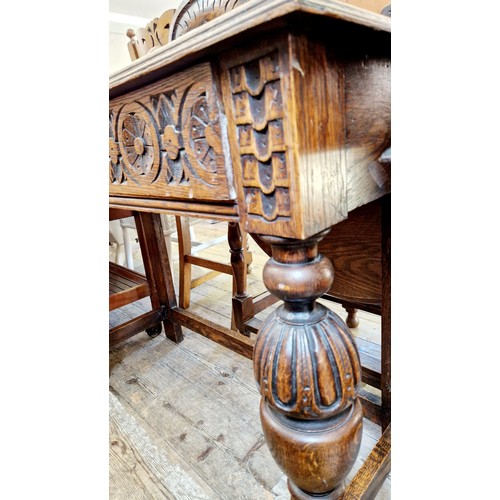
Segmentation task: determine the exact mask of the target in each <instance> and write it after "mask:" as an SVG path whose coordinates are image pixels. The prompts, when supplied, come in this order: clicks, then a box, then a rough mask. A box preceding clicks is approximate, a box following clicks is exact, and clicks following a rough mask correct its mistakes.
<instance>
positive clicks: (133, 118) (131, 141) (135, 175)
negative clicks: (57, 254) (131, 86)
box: [118, 102, 161, 183]
mask: <svg viewBox="0 0 500 500" xmlns="http://www.w3.org/2000/svg"><path fill="white" fill-rule="evenodd" d="M118 144H119V147H120V152H121V154H122V159H123V162H124V163H125V167H126V169H127V173H128V174H129V175H128V176H129V177H131V178H132V179H134V180H136V182H139V183H140V180H139V179H141V180H144V181H148V182H153V181H154V180H155V179H156V177H157V175H158V173H159V171H160V162H161V155H160V141H159V136H158V130H157V128H156V125H155V122H154V119H153V117H152V116H151V114H150V112H149V111H148V110H147V109H146V108H145V107H144V106H142V105H141V104H140V103H137V102H134V103H130V104H126V105H125V106H124V107H123V108H122V109H121V111H120V114H119V118H118Z"/></svg>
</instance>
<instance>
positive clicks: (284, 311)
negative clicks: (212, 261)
mask: <svg viewBox="0 0 500 500" xmlns="http://www.w3.org/2000/svg"><path fill="white" fill-rule="evenodd" d="M210 4H212V7H213V5H215V3H214V2H211V3H209V2H207V3H206V4H205V3H204V2H203V3H201V4H200V3H198V2H187V3H186V4H185V6H186V11H187V12H190V9H192V12H197V13H200V12H202V11H206V12H208V13H209V11H211V10H212V11H213V10H214V9H213V8H212V9H211V8H210ZM207 6H208V7H207ZM209 15H210V13H209ZM193 18H194V16H193ZM179 19H181V18H179ZM183 19H185V17H184V18H183ZM185 28H188V29H189V28H191V29H190V31H188V32H184V33H182V34H180V35H179V36H178V37H177V38H175V40H173V41H172V42H171V43H169V44H168V45H167V46H165V47H163V48H160V49H158V50H157V51H155V52H154V53H152V54H148V55H147V56H145V57H144V59H143V63H142V64H141V63H140V62H138V63H137V64H136V63H133V64H132V65H131V66H130V67H129V68H126V69H125V70H124V71H123V72H121V73H120V74H118V75H113V76H112V77H111V79H110V98H111V107H112V111H111V122H110V124H111V126H110V137H111V140H110V163H111V170H110V172H111V176H110V179H111V183H112V186H113V192H112V195H113V196H114V199H111V200H110V202H111V203H112V204H113V206H116V199H117V198H120V199H122V200H125V199H127V198H131V199H132V198H133V203H135V205H132V204H131V205H127V203H126V202H125V203H123V205H121V206H122V208H131V207H133V206H137V207H141V208H144V209H145V210H154V209H155V208H156V209H158V208H159V209H162V208H163V209H165V205H163V206H162V203H165V202H168V201H169V200H172V201H177V202H184V203H186V205H185V209H186V211H187V212H189V211H190V210H193V211H194V210H197V209H199V208H201V207H206V208H207V210H209V209H210V207H211V206H212V205H213V206H215V207H217V210H219V211H220V210H224V208H223V207H230V206H231V205H232V206H233V207H234V208H235V210H234V211H233V212H232V214H231V215H234V216H235V217H234V220H232V221H231V222H241V223H242V224H243V228H244V230H246V231H250V232H254V233H257V234H260V235H261V236H262V237H263V238H264V239H265V240H266V241H267V242H268V243H269V244H270V245H271V246H272V258H271V259H270V261H269V263H268V264H267V265H266V267H265V269H264V281H265V284H266V287H267V288H268V290H269V291H270V292H271V293H272V294H273V295H275V296H277V297H278V298H280V299H281V300H283V301H284V304H283V305H281V306H280V307H279V308H278V309H276V311H275V312H274V313H272V314H271V315H270V316H269V317H268V319H267V320H266V321H265V322H264V324H263V326H262V328H261V329H260V331H259V333H258V335H257V339H256V343H255V349H254V372H255V378H256V380H257V383H258V384H259V387H260V391H261V396H262V402H261V421H262V425H263V431H264V435H265V438H266V441H267V443H268V446H269V449H270V452H271V454H272V455H273V457H274V458H275V460H276V462H277V463H278V464H279V466H280V467H281V468H282V469H283V471H285V472H286V474H287V476H288V484H289V490H290V493H291V495H292V498H294V499H310V498H316V499H317V498H324V499H334V498H340V497H341V496H342V495H343V492H344V483H345V480H346V477H347V476H348V474H349V470H350V469H351V467H352V466H353V464H354V463H355V461H356V456H357V454H358V452H359V443H360V436H361V434H362V408H361V403H360V398H359V397H358V393H359V391H360V387H361V385H360V384H361V365H360V360H359V354H358V352H357V348H356V344H355V342H354V340H353V338H352V336H351V334H350V332H349V329H348V327H347V326H346V325H345V324H344V323H343V321H342V320H341V319H340V318H339V317H338V316H336V315H335V314H333V313H332V312H331V311H330V310H329V309H328V308H325V307H324V306H323V305H322V304H319V303H317V299H318V298H319V297H321V296H322V295H324V294H325V293H326V292H328V291H329V290H330V288H331V287H332V280H333V267H332V265H331V263H330V262H329V260H328V259H327V258H325V257H322V256H320V255H319V254H318V243H319V241H320V240H321V239H322V238H323V237H324V236H325V235H326V233H327V232H328V230H329V228H330V226H332V225H335V224H338V223H340V222H341V221H343V220H345V219H348V217H349V213H350V212H353V211H354V210H355V209H356V208H358V207H362V206H364V205H366V204H367V203H369V202H372V201H375V200H377V199H379V198H381V197H382V196H384V195H386V194H388V193H389V192H390V176H388V175H387V174H388V171H387V169H386V168H385V166H384V165H383V164H381V162H380V161H379V158H380V156H381V154H382V153H383V152H384V151H385V150H386V149H387V147H388V146H389V145H390V84H389V83H388V82H389V76H390V33H389V32H390V20H389V19H387V18H386V17H384V16H381V15H377V14H373V13H371V12H368V11H366V10H363V9H360V8H357V7H352V6H349V5H346V4H342V3H338V2H326V1H323V0H307V1H306V0H294V1H292V0H289V1H285V0H281V1H278V0H271V1H269V2H258V1H256V0H250V1H248V2H245V3H243V4H242V5H239V6H238V7H237V8H235V9H234V10H233V11H232V12H230V13H223V14H222V15H220V16H218V17H216V18H215V19H212V20H210V21H209V22H207V23H206V24H201V25H196V22H195V23H194V25H190V24H189V23H188V24H187V25H185ZM175 31H176V24H175V21H174V25H173V26H172V27H171V33H174V32H175ZM203 37H205V39H204V40H203ZM193 42H196V44H194V45H193ZM139 61H140V60H139ZM128 71H132V73H127V72H128ZM174 97H175V99H174ZM177 98H179V99H180V101H179V102H178V101H177V100H176V99H177ZM207 110H208V111H207ZM203 111H205V112H206V113H207V116H208V119H205V120H202V122H203V123H202V124H201V128H200V127H198V126H197V125H196V126H193V119H194V116H193V114H194V115H196V116H195V117H196V118H197V119H199V118H200V116H201V113H202V112H203ZM172 115H175V116H176V117H177V116H178V115H179V116H181V118H182V120H180V121H179V120H177V118H174V119H173V120H172ZM194 138H200V139H201V141H200V143H201V145H204V146H203V147H202V148H201V149H200V150H197V149H196V148H193V147H192V143H193V141H194ZM181 139H182V141H181ZM210 148H211V149H210ZM205 151H212V153H211V154H210V155H209V154H208V153H205ZM198 153H199V154H198ZM179 162H180V165H181V167H182V168H181V169H179V168H178V164H179ZM193 165H194V166H193ZM132 166H133V168H134V169H135V170H133V168H132ZM125 167H127V168H128V170H126V168H125ZM219 167H220V168H221V170H220V171H218V170H217V168H219ZM176 168H177V169H176ZM211 168H214V170H213V172H219V173H220V177H219V178H218V180H217V182H208V181H207V180H206V179H205V178H204V175H202V174H203V172H211V170H210V169H211ZM224 169H225V170H224ZM181 170H182V171H181ZM193 170H195V172H193ZM159 179H160V180H159ZM200 179H201V181H200ZM202 181H204V182H202ZM162 182H164V184H165V185H163V184H162ZM132 184H135V185H134V186H132ZM128 190H129V191H128ZM191 200H192V201H193V202H194V203H197V207H196V208H195V207H194V205H193V206H192V208H191V207H190V202H191ZM143 201H144V205H141V204H142V202H143ZM192 213H193V212H192ZM205 213H208V212H205ZM232 250H233V251H234V252H235V253H234V255H235V257H236V258H235V259H234V264H235V265H240V267H241V263H242V260H241V245H240V244H239V243H238V238H236V239H235V240H234V242H233V247H232ZM386 276H387V273H385V274H384V278H385V277H386ZM167 281H168V280H167ZM165 284H166V285H167V288H168V289H169V291H168V293H167V299H168V295H170V293H172V294H173V289H172V284H171V283H167V282H166V283H165ZM238 287H239V288H240V290H241V289H242V288H243V287H241V286H238ZM385 295H386V296H387V294H385ZM171 296H172V295H170V297H171ZM174 300H175V298H174ZM165 307H166V315H167V316H168V319H169V320H170V322H169V325H170V327H173V326H175V325H177V326H178V327H179V328H180V326H179V325H180V323H181V322H182V321H188V319H187V318H189V321H190V324H192V325H193V327H195V328H196V329H198V330H199V331H200V333H202V334H205V335H207V336H209V337H210V338H213V339H215V340H217V341H218V342H226V344H227V343H234V347H235V348H237V349H240V350H243V351H244V350H245V347H244V346H245V345H246V343H245V342H242V341H241V340H236V341H235V342H234V341H233V340H230V341H229V340H228V339H230V335H229V334H228V332H224V331H222V330H221V328H219V327H218V326H217V325H216V324H213V323H210V322H208V323H207V322H206V321H200V320H196V319H195V318H194V317H192V316H191V317H190V316H189V315H184V314H183V313H182V312H181V310H180V309H179V308H177V307H175V304H174V303H172V302H168V300H167V302H166V305H165ZM385 313H386V314H388V313H390V309H388V310H386V311H385ZM240 338H241V339H243V338H244V337H242V336H240V337H238V336H237V335H235V339H240ZM235 339H234V340H235ZM374 377H375V374H374Z"/></svg>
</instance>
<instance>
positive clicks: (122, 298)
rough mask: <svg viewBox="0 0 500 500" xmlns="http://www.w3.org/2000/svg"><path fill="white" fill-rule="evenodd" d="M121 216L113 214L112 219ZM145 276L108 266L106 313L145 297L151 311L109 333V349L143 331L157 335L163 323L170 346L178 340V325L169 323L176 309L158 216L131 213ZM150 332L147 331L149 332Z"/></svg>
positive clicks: (119, 267) (179, 331) (179, 332)
mask: <svg viewBox="0 0 500 500" xmlns="http://www.w3.org/2000/svg"><path fill="white" fill-rule="evenodd" d="M119 215H123V212H113V213H112V216H113V217H114V216H119ZM134 219H135V223H136V227H137V233H138V236H139V244H140V247H141V253H142V256H143V260H144V266H145V274H144V275H142V274H141V273H138V272H136V271H132V270H130V269H127V268H124V267H122V266H118V265H116V264H114V263H112V262H110V263H109V269H110V276H109V277H110V297H109V308H110V311H111V310H114V309H117V308H119V307H123V306H124V305H127V304H130V303H132V302H136V301H138V300H140V299H142V298H145V297H149V299H150V301H151V307H152V311H151V312H148V313H144V314H142V315H140V316H139V317H137V318H134V319H133V320H130V321H128V322H126V323H124V324H122V325H120V326H116V327H115V328H113V329H112V330H110V332H109V338H110V341H109V342H110V346H113V345H115V344H117V343H119V342H122V341H123V340H125V339H127V338H130V337H131V336H133V335H136V334H138V333H140V332H141V331H143V330H147V331H148V333H150V334H151V335H154V334H157V333H159V332H161V323H162V322H163V326H164V330H165V334H166V336H167V337H168V338H169V339H171V340H173V341H174V342H180V341H181V340H182V331H181V327H180V325H178V324H177V323H175V322H174V321H172V308H173V307H176V306H177V304H176V300H175V292H174V287H173V282H172V277H171V274H170V264H169V259H168V253H167V248H166V245H165V239H164V236H163V229H162V226H161V220H160V216H159V214H150V213H140V212H134ZM150 329H151V331H150Z"/></svg>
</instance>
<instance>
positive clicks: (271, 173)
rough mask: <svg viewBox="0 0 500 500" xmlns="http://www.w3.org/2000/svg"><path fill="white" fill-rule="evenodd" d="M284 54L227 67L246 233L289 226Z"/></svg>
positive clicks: (276, 51) (277, 52) (276, 52)
mask: <svg viewBox="0 0 500 500" xmlns="http://www.w3.org/2000/svg"><path fill="white" fill-rule="evenodd" d="M283 59H284V55H283V54H280V50H279V49H278V48H275V49H271V50H270V51H268V52H267V53H265V54H263V55H259V56H256V57H254V58H252V59H250V60H246V61H244V62H240V63H239V64H234V65H232V66H230V67H228V69H227V74H226V78H227V82H228V84H229V90H230V93H231V112H232V116H231V120H229V121H230V123H232V124H233V126H234V130H233V132H234V135H233V137H235V144H233V147H235V148H236V149H237V153H236V155H234V154H233V159H234V158H235V156H236V157H237V158H238V164H239V165H237V166H236V165H235V168H239V169H240V172H241V179H242V186H243V196H244V202H245V206H246V212H247V217H248V218H247V222H248V230H249V231H253V232H261V231H262V225H263V224H264V225H266V224H276V223H277V224H281V225H282V224H290V223H291V215H292V213H291V206H290V205H291V202H290V184H291V179H290V178H291V173H290V171H289V165H290V160H289V158H288V153H287V144H286V142H287V141H286V131H285V123H284V121H285V111H284V100H285V99H284V90H283V85H284V84H283V81H282V79H283V76H284V75H286V62H284V61H283Z"/></svg>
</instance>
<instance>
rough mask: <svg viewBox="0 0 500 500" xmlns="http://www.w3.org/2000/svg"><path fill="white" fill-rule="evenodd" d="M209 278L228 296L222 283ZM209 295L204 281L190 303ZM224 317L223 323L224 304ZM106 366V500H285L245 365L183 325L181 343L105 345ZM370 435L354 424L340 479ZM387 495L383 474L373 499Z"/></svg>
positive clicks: (368, 428) (369, 443)
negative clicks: (357, 434) (356, 434)
mask: <svg viewBox="0 0 500 500" xmlns="http://www.w3.org/2000/svg"><path fill="white" fill-rule="evenodd" d="M219 281H221V282H223V283H227V287H226V288H225V294H226V297H227V298H228V299H229V298H230V297H231V284H230V280H228V279H226V277H224V276H221V278H220V279H219ZM213 289H214V282H213V281H212V282H208V283H207V284H205V285H203V286H202V287H200V288H199V290H198V291H197V292H196V295H197V299H198V298H199V299H200V300H201V301H202V302H203V298H202V296H201V295H200V293H203V292H204V293H206V294H210V293H211V290H213ZM208 298H209V296H207V297H206V299H208ZM142 303H146V301H143V302H139V305H142ZM194 305H196V304H194ZM332 306H333V307H337V305H336V304H332ZM127 308H130V309H135V308H136V305H130V306H127ZM127 308H126V309H127ZM132 312H134V311H132ZM227 314H228V321H229V315H230V307H229V306H228V307H227ZM363 318H364V316H363ZM374 319H376V318H374ZM363 323H364V324H366V323H367V321H363ZM109 361H110V378H109V385H110V394H109V416H110V422H109V424H110V425H109V453H110V455H109V499H110V500H123V499H124V498H127V499H128V498H138V499H139V498H141V499H144V498H161V499H163V498H176V499H181V498H184V499H186V500H191V499H193V498H209V499H212V500H215V499H227V500H233V499H238V500H240V499H241V500H256V499H259V500H261V499H262V500H273V499H274V500H285V499H286V498H288V494H287V493H288V492H287V486H286V477H285V476H284V474H283V473H282V472H281V471H280V469H279V468H278V466H277V465H276V464H275V462H274V460H273V459H272V457H271V455H270V452H269V450H268V449H267V446H266V445H265V443H264V440H263V435H262V429H261V427H260V422H259V400H260V396H259V393H258V391H257V388H256V386H255V382H254V379H253V372H252V362H251V360H249V359H246V358H244V357H242V356H240V355H238V354H236V353H234V352H232V351H231V350H229V349H226V348H224V347H222V346H220V345H218V344H216V343H214V342H212V341H210V340H209V339H206V338H204V337H202V336H200V335H198V334H196V333H195V332H192V331H191V330H189V329H185V339H184V341H183V342H182V343H181V344H173V343H171V342H166V341H165V340H164V339H163V338H161V337H157V338H155V339H152V340H151V339H148V338H147V337H146V336H145V335H144V336H140V335H139V336H135V337H133V338H131V339H130V340H127V341H125V342H122V343H121V344H119V345H117V346H115V347H114V348H113V349H112V350H111V351H110V355H109ZM380 435H381V433H380V427H379V426H376V425H374V424H373V423H371V422H369V421H367V420H365V421H364V423H363V436H362V440H361V446H360V453H359V456H358V459H357V460H356V463H355V465H354V467H353V470H352V473H351V474H349V476H348V480H350V479H351V478H352V477H353V476H354V475H355V474H356V472H357V471H358V470H359V468H360V467H361V466H362V464H363V462H364V461H365V460H366V458H367V456H368V455H369V454H370V452H371V450H372V448H373V447H374V445H375V444H376V442H377V440H378V439H379V437H380ZM207 450H208V452H207ZM203 495H204V496H203ZM389 498H390V478H388V480H387V481H386V482H385V483H384V485H383V487H382V488H381V490H380V492H379V494H378V495H377V497H376V500H388V499H389Z"/></svg>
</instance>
